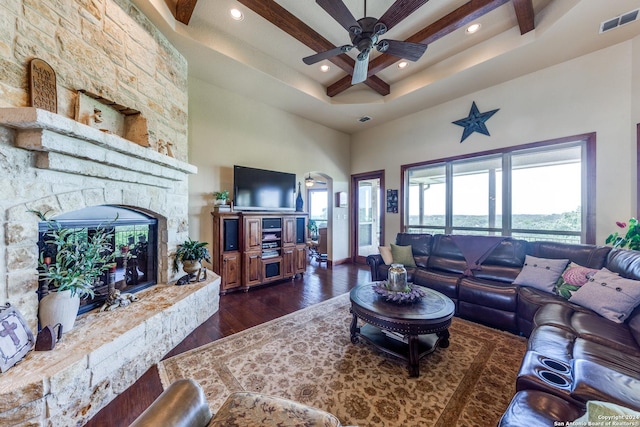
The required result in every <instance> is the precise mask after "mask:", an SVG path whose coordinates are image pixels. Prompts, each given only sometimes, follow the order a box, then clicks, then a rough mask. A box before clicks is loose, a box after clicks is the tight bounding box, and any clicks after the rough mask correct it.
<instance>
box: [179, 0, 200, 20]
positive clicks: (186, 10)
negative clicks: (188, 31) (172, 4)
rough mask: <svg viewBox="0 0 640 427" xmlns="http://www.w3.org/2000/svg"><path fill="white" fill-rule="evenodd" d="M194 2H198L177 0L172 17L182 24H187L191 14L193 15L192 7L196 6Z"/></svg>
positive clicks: (195, 0) (196, 1) (196, 0)
mask: <svg viewBox="0 0 640 427" xmlns="http://www.w3.org/2000/svg"><path fill="white" fill-rule="evenodd" d="M196 3H198V0H177V1H176V10H175V12H174V15H173V16H174V18H176V20H177V21H180V22H182V23H183V24H184V25H189V21H190V20H191V15H193V9H195V8H196Z"/></svg>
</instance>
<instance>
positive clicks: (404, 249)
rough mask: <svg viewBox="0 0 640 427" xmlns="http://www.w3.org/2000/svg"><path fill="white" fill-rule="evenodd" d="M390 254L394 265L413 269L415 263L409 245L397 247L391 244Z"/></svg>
mask: <svg viewBox="0 0 640 427" xmlns="http://www.w3.org/2000/svg"><path fill="white" fill-rule="evenodd" d="M391 254H392V255H393V263H394V264H402V265H404V266H405V267H415V266H416V261H415V260H414V259H413V250H412V249H411V245H408V246H398V245H394V244H393V243H392V244H391Z"/></svg>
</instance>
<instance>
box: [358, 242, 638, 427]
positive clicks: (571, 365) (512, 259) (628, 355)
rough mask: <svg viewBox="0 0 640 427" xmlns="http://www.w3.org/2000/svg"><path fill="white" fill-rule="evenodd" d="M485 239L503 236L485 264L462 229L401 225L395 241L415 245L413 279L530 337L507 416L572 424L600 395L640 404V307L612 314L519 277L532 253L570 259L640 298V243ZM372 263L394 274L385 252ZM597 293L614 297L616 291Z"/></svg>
mask: <svg viewBox="0 0 640 427" xmlns="http://www.w3.org/2000/svg"><path fill="white" fill-rule="evenodd" d="M485 239H486V240H489V239H494V240H493V242H489V244H488V245H485V247H487V248H489V249H488V250H487V253H486V254H484V257H483V261H482V262H481V263H479V264H476V265H473V263H472V262H470V261H471V260H472V259H473V258H469V253H463V252H464V249H465V247H466V241H465V240H462V241H461V240H460V237H459V236H451V235H428V234H405V233H400V234H398V235H397V237H396V242H395V244H396V245H398V246H404V247H406V246H411V248H412V253H413V258H414V261H415V264H416V266H415V267H407V275H408V281H410V282H412V283H414V284H417V285H421V286H426V287H429V288H432V289H435V290H437V291H439V292H441V293H443V294H445V295H447V296H448V297H449V298H451V299H452V300H453V301H454V303H455V304H456V315H457V316H459V317H462V318H465V319H468V320H472V321H475V322H478V323H481V324H484V325H487V326H490V327H494V328H498V329H502V330H506V331H510V332H513V333H516V334H520V335H523V336H525V337H528V347H527V353H526V354H525V357H524V359H523V361H522V365H521V367H520V371H519V374H518V378H517V381H516V394H515V396H514V397H513V400H512V401H511V404H510V406H509V407H508V409H507V411H506V412H505V414H504V415H503V417H502V419H501V420H500V426H523V425H535V426H538V425H540V426H545V425H549V426H553V425H566V424H565V423H566V422H567V421H572V420H575V419H576V418H578V417H579V416H581V415H583V414H584V412H585V408H586V405H587V402H590V401H604V402H612V403H613V404H617V405H620V406H623V407H626V408H630V409H632V410H635V411H640V307H636V308H635V309H634V310H633V311H632V312H631V313H630V314H629V313H627V314H628V317H624V319H614V320H609V319H608V318H606V317H611V315H610V314H609V313H608V312H606V310H605V312H604V316H605V317H603V315H601V314H603V312H601V314H598V313H596V312H595V311H592V310H591V309H589V308H585V306H583V305H579V304H575V303H573V302H572V301H573V299H574V298H571V299H572V301H569V300H568V299H567V298H565V297H563V296H560V295H557V294H556V292H555V289H554V290H548V289H545V290H543V289H540V288H538V287H532V286H524V285H518V284H514V281H516V282H517V283H520V282H521V279H520V278H519V276H520V277H522V275H520V273H521V271H523V269H525V268H528V269H531V268H532V266H530V265H529V266H525V261H527V260H528V261H529V262H532V260H550V261H549V262H556V261H557V260H563V261H567V262H566V265H567V266H572V265H574V266H575V265H577V266H580V268H583V271H590V273H589V277H590V279H589V281H591V282H594V283H591V284H590V285H589V286H595V285H596V283H597V284H598V285H602V286H603V287H606V286H609V288H612V283H614V280H615V281H616V282H615V283H618V282H617V281H618V280H622V281H624V282H625V283H624V285H620V286H618V285H613V288H614V289H615V291H618V292H617V294H625V295H622V296H624V297H628V298H631V299H632V300H635V301H639V302H640V252H638V251H631V250H625V249H612V248H611V247H608V246H597V245H576V244H563V243H555V242H527V241H525V240H518V239H512V238H500V239H499V240H495V238H492V237H490V236H489V237H486V238H483V237H482V236H474V240H472V241H470V242H471V243H470V245H471V244H476V243H478V242H480V244H481V245H482V243H483V242H482V241H483V240H485ZM461 247H462V248H463V250H461ZM481 252H482V249H480V251H479V252H478V251H476V252H475V253H474V256H477V255H478V254H479V253H481ZM554 260H556V261H554ZM571 263H574V264H571ZM367 264H368V265H369V266H370V268H371V276H372V280H373V281H379V280H386V278H387V270H388V268H389V265H387V264H385V263H384V261H383V258H382V256H381V255H380V254H376V255H370V256H368V257H367ZM603 269H604V270H603ZM607 270H608V271H607ZM528 271H531V270H528ZM597 271H602V272H606V274H607V275H608V276H606V277H610V278H613V279H611V280H610V281H609V282H610V283H606V282H605V281H603V280H601V282H602V283H600V282H598V281H597V280H595V279H596V278H598V277H600V276H601V275H602V274H605V273H598V275H595V274H596V272H597ZM603 277H604V276H603ZM626 279H631V280H626ZM594 280H595V281H594ZM636 281H637V282H636ZM585 286H586V285H585ZM589 289H593V288H589ZM585 290H586V288H585ZM614 293H615V292H614ZM581 295H585V292H582V293H581ZM614 297H615V295H614ZM597 298H600V299H602V300H604V302H605V305H607V304H606V302H608V300H610V298H601V297H597ZM613 299H614V300H615V298H613ZM576 300H577V299H576ZM631 306H633V304H632V305H631ZM598 311H601V310H598ZM620 317H622V316H620ZM639 422H640V421H639Z"/></svg>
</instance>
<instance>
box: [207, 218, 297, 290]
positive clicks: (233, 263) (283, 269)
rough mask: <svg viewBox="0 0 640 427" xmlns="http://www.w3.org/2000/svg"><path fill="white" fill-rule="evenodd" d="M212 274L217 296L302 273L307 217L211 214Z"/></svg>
mask: <svg viewBox="0 0 640 427" xmlns="http://www.w3.org/2000/svg"><path fill="white" fill-rule="evenodd" d="M212 215H213V248H212V255H213V257H212V262H213V271H215V272H216V274H218V275H219V276H220V277H221V284H220V293H221V294H222V295H224V294H226V293H227V292H228V291H231V290H237V289H242V290H244V291H248V290H249V288H251V287H252V286H257V285H262V284H265V283H271V282H275V281H278V280H283V279H287V278H292V277H294V276H296V275H297V274H304V272H305V270H306V269H307V244H306V230H307V214H306V213H304V212H295V213H294V212H291V213H288V212H287V213H283V212H213V213H212Z"/></svg>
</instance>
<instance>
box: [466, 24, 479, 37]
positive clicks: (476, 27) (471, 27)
mask: <svg viewBox="0 0 640 427" xmlns="http://www.w3.org/2000/svg"><path fill="white" fill-rule="evenodd" d="M480 27H481V25H480V24H477V23H476V24H471V25H469V26H468V27H467V34H473V33H475V32H476V31H478V30H479V29H480Z"/></svg>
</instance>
